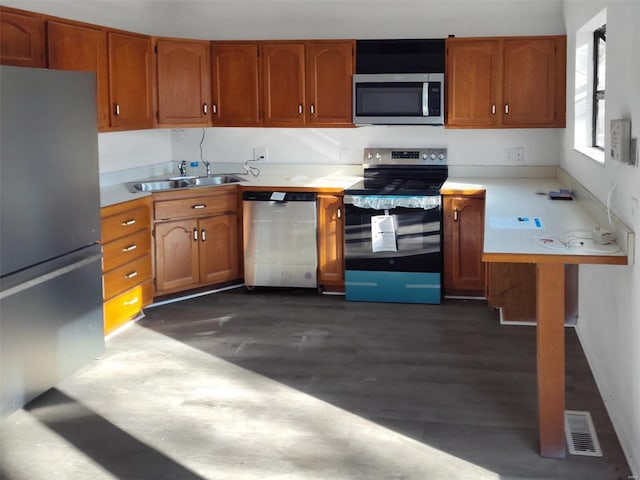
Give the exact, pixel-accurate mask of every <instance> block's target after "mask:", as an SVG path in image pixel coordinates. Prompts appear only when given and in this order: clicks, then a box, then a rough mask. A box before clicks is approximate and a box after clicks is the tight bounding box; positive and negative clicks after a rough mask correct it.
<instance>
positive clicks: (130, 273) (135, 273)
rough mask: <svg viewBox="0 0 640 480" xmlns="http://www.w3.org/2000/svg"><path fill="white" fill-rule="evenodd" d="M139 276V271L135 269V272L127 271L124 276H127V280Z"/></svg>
mask: <svg viewBox="0 0 640 480" xmlns="http://www.w3.org/2000/svg"><path fill="white" fill-rule="evenodd" d="M137 276H138V272H136V271H135V270H134V271H133V272H129V273H127V274H126V275H125V276H124V278H126V279H127V280H129V279H130V278H135V277H137Z"/></svg>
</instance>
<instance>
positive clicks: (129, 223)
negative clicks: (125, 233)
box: [122, 218, 136, 227]
mask: <svg viewBox="0 0 640 480" xmlns="http://www.w3.org/2000/svg"><path fill="white" fill-rule="evenodd" d="M135 223H136V221H135V219H134V218H131V219H129V220H125V221H124V222H122V226H123V227H130V226H131V225H135Z"/></svg>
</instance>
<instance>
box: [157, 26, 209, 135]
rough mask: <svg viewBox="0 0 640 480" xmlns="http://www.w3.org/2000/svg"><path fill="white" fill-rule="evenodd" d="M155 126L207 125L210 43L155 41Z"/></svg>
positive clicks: (170, 40)
mask: <svg viewBox="0 0 640 480" xmlns="http://www.w3.org/2000/svg"><path fill="white" fill-rule="evenodd" d="M155 53H156V81H157V94H158V99H157V106H158V117H157V118H158V124H161V125H167V124H169V125H198V126H206V125H209V123H210V118H211V115H210V113H211V112H210V108H211V107H210V104H211V81H210V78H211V71H210V70H211V69H210V65H209V62H210V59H209V42H206V41H197V40H193V41H189V40H173V39H158V40H156V47H155Z"/></svg>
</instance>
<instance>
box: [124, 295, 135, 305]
mask: <svg viewBox="0 0 640 480" xmlns="http://www.w3.org/2000/svg"><path fill="white" fill-rule="evenodd" d="M136 303H138V297H133V298H132V299H131V300H128V301H126V302H124V303H123V305H124V306H125V307H128V306H130V305H135V304H136Z"/></svg>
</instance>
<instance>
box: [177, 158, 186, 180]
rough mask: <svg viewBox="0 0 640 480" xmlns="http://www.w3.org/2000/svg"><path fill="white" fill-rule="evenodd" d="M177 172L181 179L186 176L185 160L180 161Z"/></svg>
mask: <svg viewBox="0 0 640 480" xmlns="http://www.w3.org/2000/svg"><path fill="white" fill-rule="evenodd" d="M178 170H179V171H180V176H181V177H186V176H187V161H186V160H182V161H181V162H180V165H178Z"/></svg>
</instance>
